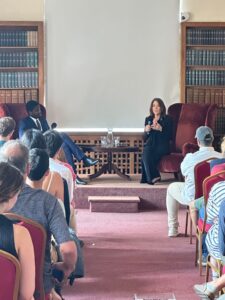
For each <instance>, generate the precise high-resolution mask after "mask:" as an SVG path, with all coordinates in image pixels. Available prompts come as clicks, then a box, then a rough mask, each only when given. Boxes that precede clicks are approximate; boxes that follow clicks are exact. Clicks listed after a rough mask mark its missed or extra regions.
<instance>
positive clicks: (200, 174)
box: [185, 157, 214, 244]
mask: <svg viewBox="0 0 225 300" xmlns="http://www.w3.org/2000/svg"><path fill="white" fill-rule="evenodd" d="M212 159H214V158H213V157H212V158H210V159H206V160H203V161H201V162H200V163H198V164H197V165H196V166H195V168H194V181H195V199H198V198H200V197H202V196H203V186H202V184H203V181H204V179H205V178H206V177H208V176H210V164H209V163H210V161H211V160H212ZM188 220H189V223H190V244H192V237H193V235H192V220H191V218H190V210H189V206H187V211H186V225H185V236H187V231H188Z"/></svg>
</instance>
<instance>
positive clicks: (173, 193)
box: [166, 182, 185, 229]
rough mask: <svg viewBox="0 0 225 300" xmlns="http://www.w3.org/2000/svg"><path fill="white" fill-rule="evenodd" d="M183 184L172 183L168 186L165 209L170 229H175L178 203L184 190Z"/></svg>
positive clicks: (176, 226)
mask: <svg viewBox="0 0 225 300" xmlns="http://www.w3.org/2000/svg"><path fill="white" fill-rule="evenodd" d="M184 184H185V183H184V182H173V183H171V184H170V185H169V186H168V189H167V194H166V207H167V213H168V227H169V228H170V229H172V228H175V229H177V228H178V226H179V223H178V210H179V203H182V204H183V201H182V190H183V189H184Z"/></svg>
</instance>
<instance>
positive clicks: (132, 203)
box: [88, 196, 140, 213]
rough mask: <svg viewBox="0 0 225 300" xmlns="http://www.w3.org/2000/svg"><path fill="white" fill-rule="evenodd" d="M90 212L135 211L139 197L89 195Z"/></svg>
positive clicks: (136, 210)
mask: <svg viewBox="0 0 225 300" xmlns="http://www.w3.org/2000/svg"><path fill="white" fill-rule="evenodd" d="M88 201H89V202H90V211H91V212H117V213H136V212H138V203H139V202H140V198H139V197H137V196H89V197H88Z"/></svg>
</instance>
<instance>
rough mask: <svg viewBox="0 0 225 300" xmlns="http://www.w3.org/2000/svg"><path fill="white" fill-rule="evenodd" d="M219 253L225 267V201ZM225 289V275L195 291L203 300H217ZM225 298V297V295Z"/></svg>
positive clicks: (221, 206)
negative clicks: (218, 295) (219, 293)
mask: <svg viewBox="0 0 225 300" xmlns="http://www.w3.org/2000/svg"><path fill="white" fill-rule="evenodd" d="M218 241H219V251H220V255H221V260H222V263H223V265H225V259H224V258H225V201H223V202H222V203H221V205H220V210H219V231H218ZM224 287H225V274H223V275H222V276H221V277H219V278H218V279H216V280H213V281H211V282H207V283H203V284H196V285H195V286H194V290H195V292H196V294H197V295H199V296H200V297H201V298H203V299H215V297H216V296H217V294H218V292H219V291H221V290H222V288H224ZM223 296H225V295H223ZM217 299H225V298H221V297H220V298H217Z"/></svg>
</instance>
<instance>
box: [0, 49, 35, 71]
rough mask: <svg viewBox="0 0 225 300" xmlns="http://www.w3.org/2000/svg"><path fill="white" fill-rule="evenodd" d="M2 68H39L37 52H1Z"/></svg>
mask: <svg viewBox="0 0 225 300" xmlns="http://www.w3.org/2000/svg"><path fill="white" fill-rule="evenodd" d="M0 67H28V68H29V67H32V68H37V67H38V52H37V51H15V52H11V51H10V52H0Z"/></svg>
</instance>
